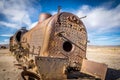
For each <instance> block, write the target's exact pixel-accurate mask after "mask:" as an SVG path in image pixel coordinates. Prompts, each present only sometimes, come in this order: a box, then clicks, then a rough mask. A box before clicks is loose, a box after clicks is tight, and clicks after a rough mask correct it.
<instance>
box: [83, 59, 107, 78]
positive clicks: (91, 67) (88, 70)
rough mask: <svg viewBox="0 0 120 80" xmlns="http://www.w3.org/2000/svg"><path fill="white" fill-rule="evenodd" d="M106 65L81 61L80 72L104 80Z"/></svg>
mask: <svg viewBox="0 0 120 80" xmlns="http://www.w3.org/2000/svg"><path fill="white" fill-rule="evenodd" d="M106 71H107V65H105V64H103V63H97V62H93V61H89V60H86V59H83V62H82V67H81V72H83V73H85V74H89V75H91V76H94V77H96V78H100V79H102V80H105V76H106Z"/></svg>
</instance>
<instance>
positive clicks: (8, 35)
mask: <svg viewBox="0 0 120 80" xmlns="http://www.w3.org/2000/svg"><path fill="white" fill-rule="evenodd" d="M12 35H13V34H1V35H0V36H4V37H11V36H12Z"/></svg>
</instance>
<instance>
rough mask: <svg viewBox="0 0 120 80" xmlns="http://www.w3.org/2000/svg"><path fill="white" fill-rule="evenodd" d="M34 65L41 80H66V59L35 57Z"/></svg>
mask: <svg viewBox="0 0 120 80" xmlns="http://www.w3.org/2000/svg"><path fill="white" fill-rule="evenodd" d="M35 59H36V65H37V67H38V70H39V72H40V75H41V77H42V79H43V80H64V79H67V76H66V74H65V69H66V67H67V64H68V59H67V58H51V57H36V58H35Z"/></svg>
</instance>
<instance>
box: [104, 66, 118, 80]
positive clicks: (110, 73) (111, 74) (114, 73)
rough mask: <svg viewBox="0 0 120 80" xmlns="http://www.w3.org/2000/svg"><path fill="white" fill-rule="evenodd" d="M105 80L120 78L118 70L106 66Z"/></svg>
mask: <svg viewBox="0 0 120 80" xmlns="http://www.w3.org/2000/svg"><path fill="white" fill-rule="evenodd" d="M105 80H120V70H115V69H112V68H108V70H107V75H106V79H105Z"/></svg>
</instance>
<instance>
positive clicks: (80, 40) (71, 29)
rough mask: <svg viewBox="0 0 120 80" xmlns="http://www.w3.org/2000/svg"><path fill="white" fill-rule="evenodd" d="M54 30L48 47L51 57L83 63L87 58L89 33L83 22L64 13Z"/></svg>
mask: <svg viewBox="0 0 120 80" xmlns="http://www.w3.org/2000/svg"><path fill="white" fill-rule="evenodd" d="M56 24H57V25H56V26H55V27H54V28H53V29H54V30H52V31H53V32H52V33H51V38H50V42H49V46H48V50H49V56H53V57H67V58H69V61H70V62H76V63H81V62H82V59H83V58H86V46H87V32H86V29H85V26H84V24H83V23H82V21H81V20H80V19H79V18H78V17H77V16H75V15H73V14H71V13H66V12H63V13H61V14H60V15H59V17H58V22H57V23H56Z"/></svg>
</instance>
